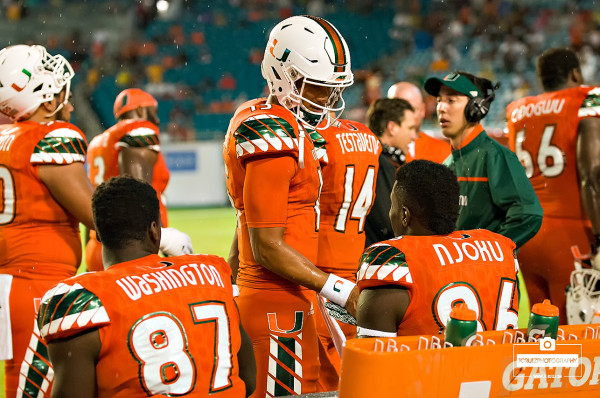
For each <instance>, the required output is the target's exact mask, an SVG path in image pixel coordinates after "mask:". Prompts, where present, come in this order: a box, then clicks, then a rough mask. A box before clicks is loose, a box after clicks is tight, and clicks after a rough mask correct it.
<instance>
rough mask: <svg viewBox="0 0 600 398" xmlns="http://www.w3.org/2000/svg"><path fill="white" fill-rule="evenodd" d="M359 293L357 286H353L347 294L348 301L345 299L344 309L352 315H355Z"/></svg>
mask: <svg viewBox="0 0 600 398" xmlns="http://www.w3.org/2000/svg"><path fill="white" fill-rule="evenodd" d="M359 293H360V292H359V291H358V286H354V289H352V292H351V293H350V296H348V301H346V311H347V312H348V314H350V315H351V316H352V317H356V305H357V304H358V295H359Z"/></svg>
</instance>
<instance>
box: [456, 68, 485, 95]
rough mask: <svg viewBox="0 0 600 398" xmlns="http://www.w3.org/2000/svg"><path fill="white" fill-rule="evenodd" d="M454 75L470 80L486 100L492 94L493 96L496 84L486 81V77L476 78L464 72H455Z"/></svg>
mask: <svg viewBox="0 0 600 398" xmlns="http://www.w3.org/2000/svg"><path fill="white" fill-rule="evenodd" d="M454 73H457V74H459V75H463V76H464V77H466V78H467V79H469V80H470V81H471V83H473V84H474V85H475V87H477V89H478V90H479V92H480V93H481V94H482V95H483V96H484V98H487V97H488V96H490V94H492V92H493V91H494V83H492V81H491V80H489V79H486V78H485V77H479V76H475V75H474V74H472V73H469V72H463V71H455V72H454Z"/></svg>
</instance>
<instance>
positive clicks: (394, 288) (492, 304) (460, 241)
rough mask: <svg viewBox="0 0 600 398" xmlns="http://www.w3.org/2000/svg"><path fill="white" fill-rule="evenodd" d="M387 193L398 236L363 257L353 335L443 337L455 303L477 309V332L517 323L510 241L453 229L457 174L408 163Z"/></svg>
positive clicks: (435, 165)
mask: <svg viewBox="0 0 600 398" xmlns="http://www.w3.org/2000/svg"><path fill="white" fill-rule="evenodd" d="M391 196H392V208H391V210H390V220H391V221H392V226H393V227H394V232H395V234H396V236H397V237H398V238H396V239H392V240H388V241H384V242H380V243H377V244H374V245H372V246H370V247H369V248H367V249H366V250H365V252H364V254H363V256H362V259H361V268H360V270H359V273H358V278H357V279H358V286H359V288H360V289H361V293H360V297H359V300H358V318H357V320H358V336H359V337H392V336H396V335H398V336H405V335H419V334H429V335H431V334H438V333H440V334H441V333H442V332H443V331H444V328H445V326H446V322H447V321H448V317H449V315H450V311H451V309H452V306H453V305H454V304H455V303H457V302H464V303H465V304H467V306H468V307H469V308H470V309H472V310H474V311H475V312H476V314H477V324H478V325H477V330H478V331H483V330H505V329H507V328H516V327H517V318H518V313H517V312H518V294H517V271H518V263H517V260H516V258H515V255H514V250H515V244H514V242H512V241H511V240H510V239H507V238H505V237H503V236H501V235H498V234H495V233H493V232H490V231H486V230H484V229H476V230H468V231H455V225H456V219H457V217H458V212H459V206H458V196H459V185H458V183H457V181H456V175H455V174H454V173H453V172H452V171H451V170H450V169H448V168H447V167H445V166H443V165H440V164H438V163H434V162H431V161H428V160H414V161H412V162H410V163H407V164H405V165H404V166H402V167H400V169H398V173H397V175H396V182H395V184H394V189H393V191H392V195H391Z"/></svg>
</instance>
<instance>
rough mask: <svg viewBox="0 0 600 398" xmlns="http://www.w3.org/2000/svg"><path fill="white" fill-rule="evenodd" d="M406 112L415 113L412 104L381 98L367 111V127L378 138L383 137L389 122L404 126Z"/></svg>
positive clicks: (397, 99) (401, 100) (399, 99)
mask: <svg viewBox="0 0 600 398" xmlns="http://www.w3.org/2000/svg"><path fill="white" fill-rule="evenodd" d="M406 111H411V112H414V111H415V109H414V108H413V107H412V105H411V104H410V102H408V101H406V100H404V99H401V98H380V99H378V100H377V101H375V102H373V103H372V104H371V106H370V107H369V110H368V111H367V126H368V127H369V129H370V130H371V131H372V132H373V133H374V134H375V135H376V136H377V137H381V136H382V135H383V132H384V131H385V129H386V127H387V124H388V122H390V121H391V122H396V123H398V124H402V122H403V121H404V113H405V112H406Z"/></svg>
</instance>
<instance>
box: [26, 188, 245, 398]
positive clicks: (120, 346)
mask: <svg viewBox="0 0 600 398" xmlns="http://www.w3.org/2000/svg"><path fill="white" fill-rule="evenodd" d="M92 208H93V214H94V222H95V225H96V231H97V234H98V237H99V239H100V241H101V242H102V244H103V249H102V250H103V255H104V266H105V268H106V270H105V271H103V272H93V273H85V274H81V275H78V276H76V277H74V278H70V279H67V280H63V281H62V282H60V283H59V284H58V285H56V286H55V287H54V288H52V289H51V290H49V291H48V292H47V293H46V294H45V295H44V297H43V299H42V302H41V305H40V310H39V314H38V326H39V330H40V332H41V336H42V337H43V338H44V339H45V340H46V341H47V342H48V352H49V355H50V361H51V362H52V365H53V366H54V369H55V382H54V386H53V391H52V395H53V396H56V397H90V398H91V397H99V398H102V397H141V396H186V397H206V396H209V395H210V396H211V397H241V396H249V395H250V393H252V391H253V389H254V383H255V377H256V365H255V363H254V356H253V352H252V343H251V342H250V340H249V338H248V336H247V335H246V334H245V333H244V330H243V329H242V327H241V326H240V320H239V315H238V310H237V308H236V305H235V302H234V299H233V288H232V285H231V270H230V268H229V265H228V264H227V262H226V261H225V260H224V259H222V258H221V257H217V256H212V255H205V254H203V255H184V256H177V257H169V258H164V257H159V256H158V251H159V246H160V244H159V242H160V238H161V228H160V217H161V216H160V211H159V201H158V199H157V194H156V191H155V190H154V189H153V188H152V186H151V185H150V184H148V183H146V182H144V181H142V180H138V179H136V178H133V177H131V176H120V177H114V178H112V179H110V180H108V181H107V182H104V183H102V184H100V185H99V186H98V187H97V188H96V191H95V192H94V195H93V197H92Z"/></svg>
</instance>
